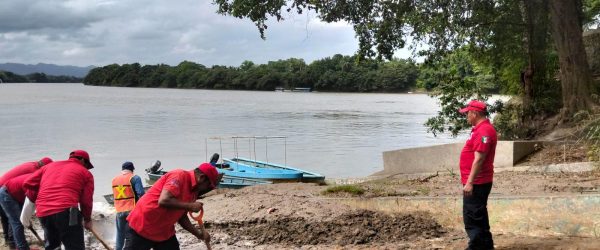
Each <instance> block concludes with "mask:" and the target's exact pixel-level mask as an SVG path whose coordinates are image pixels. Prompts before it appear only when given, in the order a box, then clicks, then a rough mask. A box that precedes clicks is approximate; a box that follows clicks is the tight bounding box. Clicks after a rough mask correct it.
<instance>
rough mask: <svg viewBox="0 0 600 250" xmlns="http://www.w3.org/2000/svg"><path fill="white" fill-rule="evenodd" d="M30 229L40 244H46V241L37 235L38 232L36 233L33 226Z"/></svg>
mask: <svg viewBox="0 0 600 250" xmlns="http://www.w3.org/2000/svg"><path fill="white" fill-rule="evenodd" d="M28 228H29V230H31V232H32V233H33V235H34V236H35V237H36V238H37V239H38V241H40V243H42V244H44V240H42V237H40V235H39V234H38V233H37V231H35V229H33V225H29V227H28Z"/></svg>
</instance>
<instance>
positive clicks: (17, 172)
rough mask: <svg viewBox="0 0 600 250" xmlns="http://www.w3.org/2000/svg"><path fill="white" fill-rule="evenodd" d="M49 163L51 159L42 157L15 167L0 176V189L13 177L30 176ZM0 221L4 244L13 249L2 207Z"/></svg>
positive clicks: (10, 232)
mask: <svg viewBox="0 0 600 250" xmlns="http://www.w3.org/2000/svg"><path fill="white" fill-rule="evenodd" d="M51 162H52V159H50V158H49V157H44V158H42V159H40V160H39V161H31V162H25V163H23V164H20V165H18V166H16V167H14V168H12V169H11V170H9V171H8V172H6V173H4V174H3V175H2V177H0V187H3V186H4V184H6V182H7V181H8V180H10V179H13V178H15V177H18V176H21V175H24V174H31V173H33V172H34V171H36V170H38V169H39V168H41V167H42V166H44V165H46V164H48V163H51ZM0 220H1V221H2V232H4V242H5V243H6V244H7V245H8V246H9V247H10V248H14V247H15V243H14V239H13V235H12V230H11V228H10V225H9V222H8V217H7V216H6V213H5V212H4V210H3V209H2V207H0Z"/></svg>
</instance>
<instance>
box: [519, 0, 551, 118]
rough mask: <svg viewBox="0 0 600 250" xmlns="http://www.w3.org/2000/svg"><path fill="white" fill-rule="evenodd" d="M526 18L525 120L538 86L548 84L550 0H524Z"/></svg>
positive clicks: (529, 116) (522, 76)
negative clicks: (547, 58) (547, 55)
mask: <svg viewBox="0 0 600 250" xmlns="http://www.w3.org/2000/svg"><path fill="white" fill-rule="evenodd" d="M522 4H523V17H524V18H525V20H524V21H525V25H526V28H525V35H524V37H525V48H526V50H527V62H528V65H527V66H526V68H525V69H523V71H522V72H521V81H522V84H523V111H524V112H523V115H524V117H522V118H523V121H524V122H528V120H529V119H531V116H532V115H533V114H532V110H533V104H534V103H535V101H536V96H537V97H538V98H539V94H538V93H536V91H535V90H536V88H540V86H545V84H546V75H547V72H546V63H547V60H546V54H547V48H548V40H547V35H548V33H547V32H548V28H547V27H548V20H549V19H548V0H523V1H522Z"/></svg>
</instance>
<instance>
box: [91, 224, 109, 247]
mask: <svg viewBox="0 0 600 250" xmlns="http://www.w3.org/2000/svg"><path fill="white" fill-rule="evenodd" d="M90 232H92V234H93V235H94V237H96V239H98V241H100V243H102V245H103V246H104V248H106V250H112V248H110V247H109V246H108V244H106V242H105V241H104V240H103V239H102V237H100V235H99V234H98V233H96V230H94V228H93V227H92V228H90Z"/></svg>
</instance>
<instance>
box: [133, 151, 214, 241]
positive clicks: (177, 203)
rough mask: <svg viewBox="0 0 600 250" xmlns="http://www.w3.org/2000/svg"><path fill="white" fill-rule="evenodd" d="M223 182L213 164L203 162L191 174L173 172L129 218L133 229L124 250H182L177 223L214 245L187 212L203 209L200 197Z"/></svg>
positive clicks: (142, 199)
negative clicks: (176, 233) (176, 231)
mask: <svg viewBox="0 0 600 250" xmlns="http://www.w3.org/2000/svg"><path fill="white" fill-rule="evenodd" d="M219 179H220V176H219V173H218V172H217V169H216V168H215V167H213V166H212V165H211V164H210V163H202V164H201V165H200V166H198V167H197V168H195V169H194V170H191V171H185V170H182V169H176V170H171V171H169V172H168V173H167V174H165V175H164V176H162V177H161V178H160V179H158V181H156V183H154V185H153V186H152V188H150V190H148V192H147V193H146V194H145V195H144V196H143V197H142V198H141V199H140V200H139V201H138V203H137V204H136V206H135V208H134V209H133V211H131V213H130V214H129V217H127V221H129V227H130V228H129V230H128V232H127V236H126V238H125V246H124V247H123V249H126V250H147V249H151V248H152V249H154V250H162V249H168V250H174V249H179V242H178V241H177V238H176V237H175V223H179V225H181V227H182V228H183V229H185V230H187V231H188V232H190V233H192V234H193V235H194V236H196V237H197V238H198V239H200V240H203V241H205V242H207V243H208V242H210V235H209V234H208V232H206V231H204V230H203V231H202V232H200V231H199V230H198V229H197V228H196V227H194V225H192V223H191V222H190V219H189V218H188V216H187V212H198V211H200V210H201V209H202V203H201V202H196V200H197V199H198V196H199V195H201V194H204V193H207V192H209V191H211V190H213V189H215V188H216V186H217V185H218V183H219V181H220V180H219Z"/></svg>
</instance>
